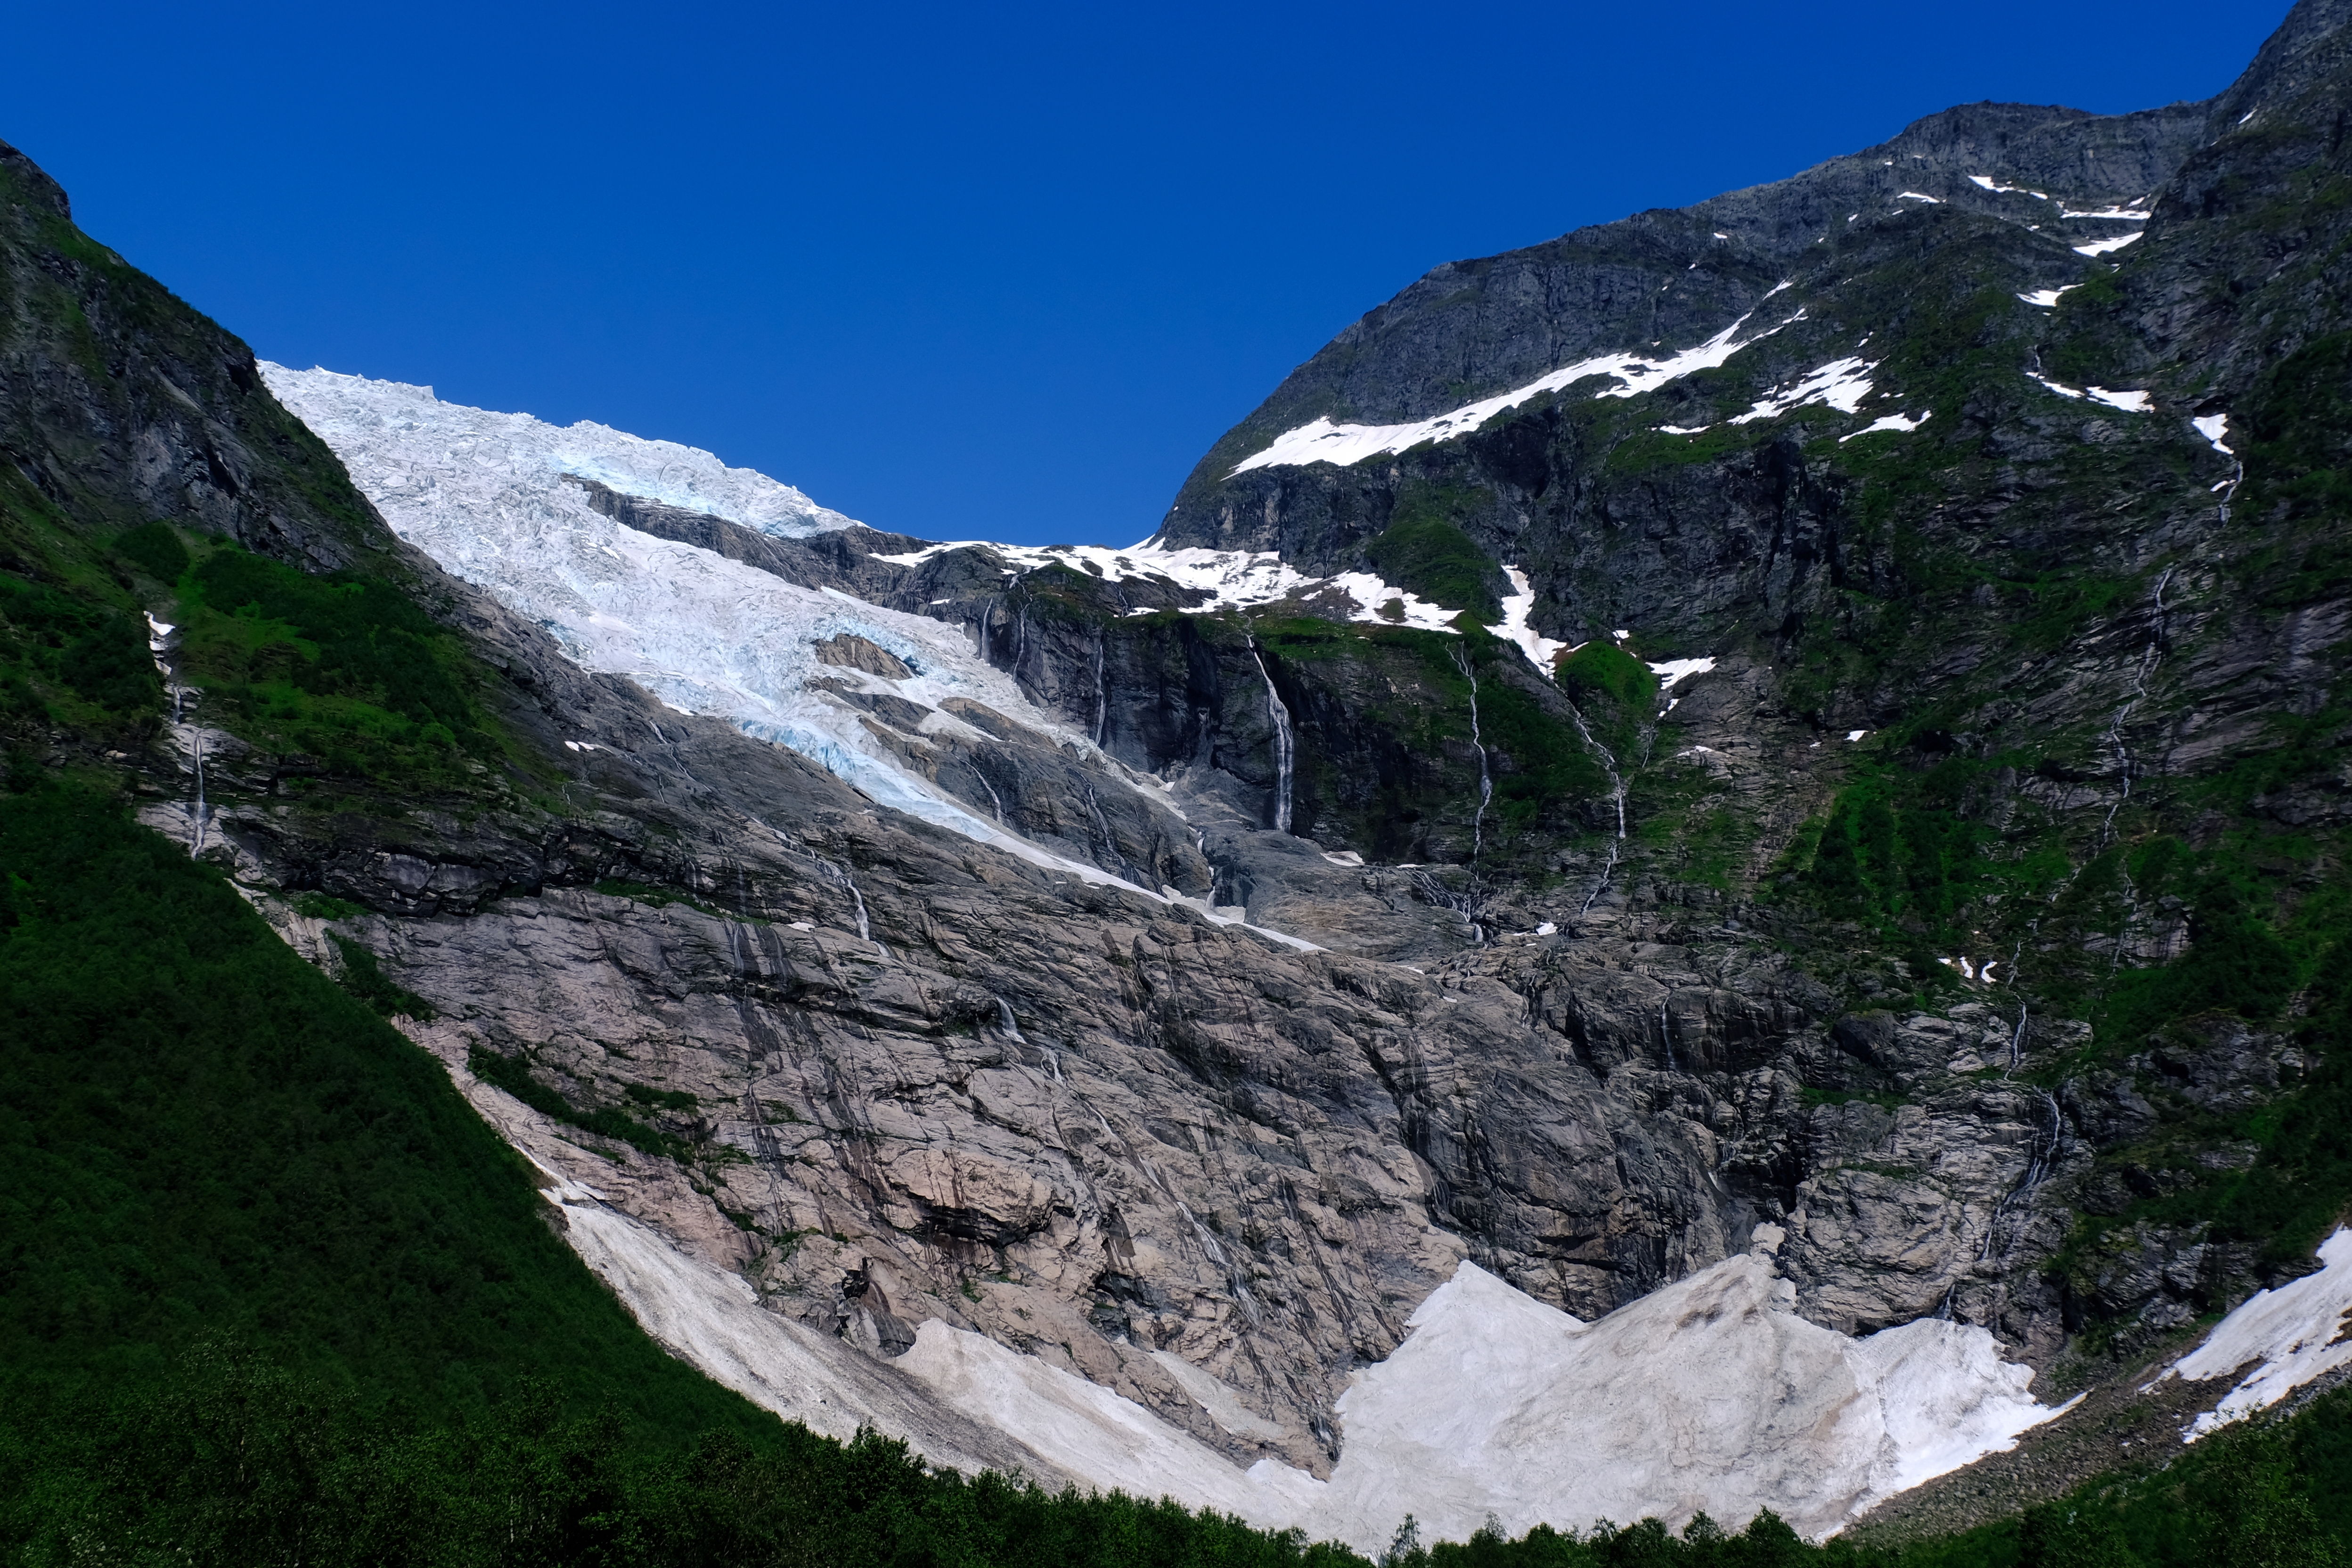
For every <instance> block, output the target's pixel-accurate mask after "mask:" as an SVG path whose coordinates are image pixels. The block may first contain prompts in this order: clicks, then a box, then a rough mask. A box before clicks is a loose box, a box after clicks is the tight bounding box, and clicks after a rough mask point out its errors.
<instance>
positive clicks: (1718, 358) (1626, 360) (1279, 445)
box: [1226, 283, 1795, 479]
mask: <svg viewBox="0 0 2352 1568" xmlns="http://www.w3.org/2000/svg"><path fill="white" fill-rule="evenodd" d="M1787 287H1788V285H1787V284H1785V283H1783V284H1781V285H1780V288H1779V289H1773V290H1772V293H1774V294H1777V293H1779V292H1780V289H1785V288H1787ZM1766 297H1767V298H1769V297H1770V296H1769V295H1768V296H1766ZM1750 313H1751V314H1752V313H1753V312H1750ZM1794 319H1795V318H1793V317H1792V318H1790V320H1794ZM1747 324H1748V317H1747V316H1742V317H1740V318H1739V320H1738V321H1734V322H1732V323H1731V325H1729V326H1727V327H1726V328H1724V329H1723V331H1719V332H1717V333H1716V335H1715V336H1713V337H1711V338H1709V339H1707V340H1706V342H1703V343H1701V344H1699V345H1698V346H1697V347H1696V348H1690V349H1685V350H1684V351H1683V352H1682V353H1677V354H1669V355H1668V356H1666V357H1665V358H1664V359H1653V358H1650V357H1648V356H1646V355H1642V354H1632V353H1616V354H1600V355H1596V356H1595V357H1593V358H1591V359H1585V360H1579V361H1577V362H1576V363H1574V364H1570V365H1563V366H1561V367H1560V368H1559V369H1558V370H1556V371H1553V372H1552V373H1551V374H1549V375H1546V376H1543V377H1541V378H1540V379H1538V380H1536V381H1531V382H1529V383H1528V384H1527V385H1525V386H1521V387H1515V388H1513V389H1512V390H1511V391H1509V392H1503V393H1497V394H1496V395H1494V396H1492V397H1487V398H1482V399H1480V400H1479V401H1478V402H1476V403H1472V404H1468V405H1465V406H1463V407H1460V408H1457V409H1455V410H1454V412H1452V413H1451V414H1441V415H1438V416H1435V417H1434V418H1430V419H1421V420H1415V421H1414V422H1413V423H1412V424H1409V425H1334V424H1332V423H1331V421H1330V420H1329V419H1328V417H1323V416H1318V417H1317V418H1315V419H1313V420H1311V421H1310V422H1308V423H1307V424H1305V425H1301V426H1298V427H1297V428H1296V429H1293V430H1286V431H1284V432H1283V433H1282V434H1281V435H1279V436H1277V437H1275V439H1274V444H1273V445H1272V446H1270V447H1266V449H1265V451H1263V452H1259V453H1256V454H1255V455H1253V456H1251V457H1247V458H1243V459H1242V460H1241V461H1240V462H1239V463H1237V464H1235V465H1234V474H1245V473H1247V472H1249V470H1251V469H1252V468H1294V467H1304V466H1305V465H1307V464H1308V463H1336V464H1338V465H1339V467H1340V468H1348V467H1349V466H1350V465H1353V464H1356V463H1360V462H1362V461H1363V460H1364V459H1365V458H1377V457H1380V456H1381V455H1382V454H1384V453H1389V452H1402V451H1404V450H1405V449H1406V448H1408V447H1418V446H1419V445H1421V444H1422V443H1423V441H1449V440H1452V439H1453V438H1454V437H1456V436H1467V435H1468V434H1470V432H1471V431H1473V430H1475V429H1477V428H1478V427H1479V426H1481V425H1484V424H1486V421H1488V420H1489V419H1492V418H1494V417H1495V416H1496V415H1498V414H1501V413H1504V412H1505V411H1507V410H1508V409H1512V408H1516V407H1517V406H1518V405H1520V404H1522V403H1525V402H1527V401H1528V399H1530V398H1534V397H1540V396H1542V395H1544V394H1545V393H1547V392H1558V391H1559V390H1560V389H1561V388H1563V387H1568V386H1572V385H1574V384H1576V383H1578V382H1580V381H1584V380H1587V379H1589V378H1591V377H1593V376H1604V377H1607V378H1608V379H1610V380H1612V381H1614V382H1615V383H1616V385H1614V386H1604V387H1600V388H1597V389H1595V391H1594V393H1593V395H1594V396H1596V397H1638V396H1640V395H1642V394H1643V393H1645V392H1651V391H1654V390H1656V389H1657V388H1658V387H1661V386H1664V385H1665V384H1666V383H1668V382H1670V381H1675V380H1677V379H1679V378H1680V377H1683V376H1685V375H1688V374H1691V373H1692V372H1693V371H1697V370H1713V369H1714V368H1715V367H1716V366H1717V365H1719V364H1722V363H1725V362H1726V361H1727V360H1728V359H1730V358H1731V356H1732V355H1733V354H1736V353H1738V352H1739V351H1740V350H1741V349H1744V348H1746V347H1747V346H1748V344H1749V343H1752V342H1761V341H1762V340H1763V339H1765V338H1769V337H1770V336H1771V335H1772V333H1773V332H1777V331H1780V327H1773V328H1771V329H1769V331H1762V332H1759V333H1758V334H1756V336H1755V337H1752V338H1748V339H1746V340H1744V341H1740V340H1739V329H1740V328H1742V327H1744V326H1746V325H1747ZM1786 325H1788V322H1786V321H1784V322H1782V323H1781V326H1786ZM1232 477H1233V475H1232V474H1228V475H1227V476H1226V478H1228V479H1230V478H1232Z"/></svg>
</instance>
